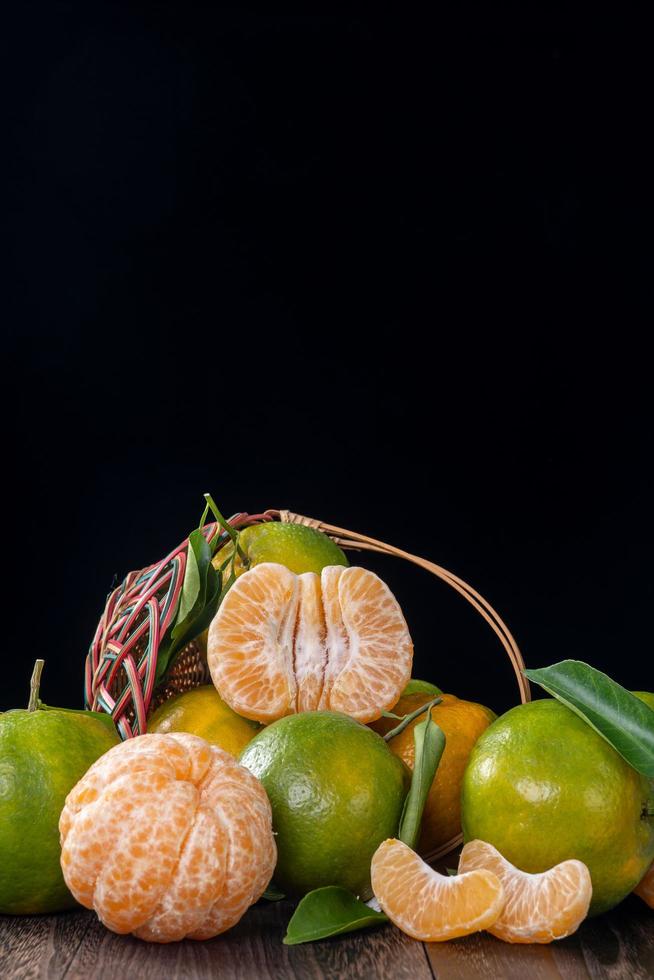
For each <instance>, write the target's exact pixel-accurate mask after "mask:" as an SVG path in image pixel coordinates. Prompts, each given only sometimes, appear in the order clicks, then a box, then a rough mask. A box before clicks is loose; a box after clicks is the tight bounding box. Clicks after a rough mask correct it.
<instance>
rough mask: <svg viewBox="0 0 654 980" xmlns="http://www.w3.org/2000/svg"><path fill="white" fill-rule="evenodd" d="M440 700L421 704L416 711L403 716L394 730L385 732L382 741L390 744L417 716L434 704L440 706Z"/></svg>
mask: <svg viewBox="0 0 654 980" xmlns="http://www.w3.org/2000/svg"><path fill="white" fill-rule="evenodd" d="M442 700H443V699H442V698H433V700H431V701H428V702H427V704H423V705H422V707H421V708H416V710H415V711H412V712H411V714H410V715H405V716H404V718H403V719H402V721H401V722H400V724H399V725H396V726H395V728H391V730H390V732H386V734H385V735H384V741H385V742H390V740H391V739H392V738H395V736H396V735H399V734H400V732H403V731H404V729H405V728H406V726H407V725H410V724H411V722H412V721H413V719H414V718H417V717H418V715H421V714H423V713H424V712H425V711H428V710H429V709H430V708H433V707H434V705H435V704H440V703H441V701H442Z"/></svg>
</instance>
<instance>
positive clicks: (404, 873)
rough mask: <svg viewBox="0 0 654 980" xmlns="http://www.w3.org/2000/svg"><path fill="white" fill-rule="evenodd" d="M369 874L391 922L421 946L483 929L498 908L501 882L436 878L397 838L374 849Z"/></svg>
mask: <svg viewBox="0 0 654 980" xmlns="http://www.w3.org/2000/svg"><path fill="white" fill-rule="evenodd" d="M370 872H371V879H372V887H373V891H374V893H375V897H376V898H377V901H378V902H379V905H380V907H381V908H382V909H383V911H384V912H385V913H386V915H387V916H388V918H389V919H390V920H391V922H393V923H394V924H395V925H396V926H397V927H398V929H401V930H402V932H405V933H406V934H407V935H408V936H412V937H413V938H414V939H420V940H422V941H423V942H443V941H445V940H447V939H457V938H458V937H459V936H468V935H470V933H472V932H478V931H479V930H480V929H488V928H489V927H490V926H491V925H492V924H493V923H494V922H495V921H496V919H497V918H498V916H499V915H500V913H501V911H502V909H503V907H504V900H505V898H504V890H503V888H502V884H501V882H500V881H499V880H498V878H497V877H496V875H494V874H493V873H492V872H490V871H486V870H479V871H471V872H470V873H469V874H463V875H457V876H455V877H448V876H447V875H441V874H439V873H438V872H437V871H434V869H433V868H430V866H429V865H428V864H426V863H425V862H424V861H423V860H422V858H421V857H419V855H418V854H416V853H415V851H412V850H411V848H409V847H407V846H406V844H403V843H402V842H401V841H399V840H394V839H389V840H386V841H384V842H383V844H380V845H379V847H378V848H377V850H376V851H375V854H374V855H373V859H372V864H371V869H370Z"/></svg>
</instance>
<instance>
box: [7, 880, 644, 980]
mask: <svg viewBox="0 0 654 980" xmlns="http://www.w3.org/2000/svg"><path fill="white" fill-rule="evenodd" d="M291 910H292V905H291V904H290V903H289V902H285V901H284V902H277V903H270V904H269V903H264V902H262V903H260V904H259V905H257V906H255V907H254V908H253V909H250V911H249V912H248V913H247V914H246V916H245V917H244V919H242V920H241V922H240V923H239V925H238V926H237V927H236V928H235V929H232V931H231V932H228V933H226V934H225V935H224V936H219V937H218V938H217V939H213V940H210V941H208V942H189V941H186V942H182V943H173V944H171V945H169V946H157V945H152V944H149V943H143V942H140V941H139V940H138V939H134V938H132V937H131V936H116V935H114V934H113V933H111V932H108V931H107V930H106V929H105V928H104V927H103V926H102V925H100V923H99V922H98V920H97V918H96V917H95V915H94V914H93V913H92V912H84V911H82V912H71V913H67V914H61V915H53V916H33V917H17V918H10V917H8V916H0V978H2V980H36V978H44V980H45V978H47V980H60V978H63V977H65V978H66V980H78V978H79V980H92V978H93V980H95V978H108V980H122V978H123V977H128V976H129V977H133V978H134V980H148V978H153V980H154V978H156V980H182V978H183V980H195V978H201V977H202V978H204V977H219V978H220V980H232V978H234V980H248V978H250V977H252V978H256V980H268V978H271V980H272V978H275V980H286V978H291V977H292V978H302V980H304V978H306V980H314V978H316V980H317V978H321V977H325V978H330V980H332V978H337V977H347V978H348V980H349V978H352V980H368V978H370V980H373V978H374V980H377V978H386V977H388V978H392V980H403V978H406V980H432V978H434V977H436V978H439V980H441V978H442V980H467V978H472V977H488V978H493V980H496V978H497V980H505V978H506V980H556V978H561V980H587V978H593V980H596V978H599V977H602V978H604V977H606V978H609V980H623V978H624V980H645V978H647V980H649V978H654V912H653V911H652V910H651V909H648V908H647V907H646V905H645V904H644V903H643V902H641V901H640V900H639V899H636V898H633V897H632V898H629V899H627V901H626V902H624V903H623V904H622V905H621V906H620V907H619V908H618V909H615V910H614V911H613V912H611V913H610V914H609V915H605V916H602V917H601V918H598V919H591V920H590V921H588V922H585V923H584V924H583V925H582V927H581V929H580V930H579V932H578V933H576V934H575V935H574V936H571V937H570V938H569V939H564V940H562V941H561V942H558V943H553V944H552V945H550V946H509V945H507V944H505V943H501V942H499V941H498V940H496V939H494V938H493V937H492V936H489V935H476V936H468V937H467V938H465V939H458V940H455V941H454V942H449V943H430V944H425V943H419V942H415V941H414V940H412V939H409V938H408V937H407V936H405V935H403V933H401V932H400V931H399V930H398V929H396V928H395V927H394V926H391V925H387V926H383V927H381V928H378V929H376V930H372V931H369V932H360V933H353V934H352V935H350V936H341V937H340V938H335V939H331V940H326V941H323V942H319V943H311V944H307V945H303V946H292V947H289V946H284V945H282V936H283V935H284V932H285V928H286V923H287V921H288V919H289V917H290V914H291Z"/></svg>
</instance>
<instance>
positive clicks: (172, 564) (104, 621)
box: [85, 508, 531, 862]
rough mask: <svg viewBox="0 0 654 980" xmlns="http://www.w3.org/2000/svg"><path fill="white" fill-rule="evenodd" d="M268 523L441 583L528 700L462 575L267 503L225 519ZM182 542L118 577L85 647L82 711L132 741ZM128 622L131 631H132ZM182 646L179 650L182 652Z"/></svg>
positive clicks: (141, 719)
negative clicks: (473, 619)
mask: <svg viewBox="0 0 654 980" xmlns="http://www.w3.org/2000/svg"><path fill="white" fill-rule="evenodd" d="M272 521H279V522H280V523H283V524H302V525H304V526H306V527H311V528H314V529H315V530H318V531H322V532H323V533H325V534H327V535H328V536H329V537H330V538H331V539H332V540H333V541H334V543H335V544H337V545H338V546H339V547H341V548H343V549H347V550H358V551H372V552H376V553H378V554H385V555H390V556H391V557H395V558H402V559H404V560H406V561H409V562H411V563H412V564H414V565H417V566H418V567H420V568H423V569H424V570H425V571H428V572H430V573H431V574H432V575H434V576H435V577H436V578H439V579H440V580H441V581H443V582H445V584H447V585H449V586H450V587H451V588H452V589H454V590H455V591H456V592H458V593H459V595H461V596H462V597H463V598H464V599H465V600H466V601H467V602H468V603H469V604H470V605H471V606H472V607H473V609H475V610H476V612H477V613H478V614H479V615H480V616H481V617H482V618H483V619H484V620H485V622H486V623H487V624H488V625H489V626H490V628H491V629H492V630H493V632H494V633H495V634H496V636H497V637H498V639H499V640H500V643H501V644H502V647H503V648H504V651H505V653H506V654H507V656H508V658H509V661H510V663H511V666H512V668H513V672H514V674H515V678H516V681H517V684H518V691H519V694H520V701H521V703H523V704H524V703H526V702H528V701H530V700H531V689H530V686H529V681H528V680H527V678H526V676H525V674H524V671H525V662H524V659H523V656H522V653H521V651H520V648H519V646H518V644H517V642H516V640H515V637H514V636H513V634H512V633H511V631H510V629H509V628H508V626H507V625H506V623H505V622H504V620H503V619H502V617H501V616H500V615H499V613H498V612H497V611H496V610H495V609H494V608H493V606H492V605H491V604H490V603H489V602H488V600H487V599H485V598H484V596H482V595H481V593H479V592H478V591H477V590H476V589H474V588H473V587H472V586H471V585H470V584H469V583H468V582H466V581H465V580H464V579H462V578H460V577H459V576H458V575H455V574H454V573H453V572H450V571H449V570H448V569H446V568H444V567H443V566H442V565H437V564H436V563H435V562H432V561H429V560H427V559H425V558H421V557H419V556H418V555H414V554H411V553H410V552H408V551H404V550H402V549H401V548H396V547H395V546H393V545H390V544H387V543H386V542H384V541H380V540H378V539H377V538H372V537H369V536H368V535H365V534H360V533H358V532H356V531H349V530H348V529H347V528H342V527H338V526H337V525H334V524H328V523H326V522H325V521H321V520H318V519H317V518H313V517H307V516H305V515H303V514H297V513H295V512H294V511H290V510H277V509H274V508H271V509H268V510H266V511H264V512H263V513H260V514H255V515H249V514H247V513H244V512H241V513H238V514H235V515H234V516H233V517H230V518H229V520H228V523H229V524H230V525H231V526H232V527H238V528H243V527H248V526H250V525H252V524H258V523H264V522H266V523H267V522H272ZM202 530H203V533H204V534H205V537H206V538H207V540H208V541H211V540H212V539H213V538H215V536H216V534H219V535H220V536H222V535H223V534H225V533H226V532H224V531H222V529H221V528H220V526H219V525H218V524H217V523H216V522H210V523H208V524H205V525H204V527H203V529H202ZM188 540H189V539H188V537H187V538H185V539H184V540H183V541H182V542H181V543H180V544H179V545H178V546H177V547H176V548H175V549H173V551H171V552H170V553H169V554H168V555H167V556H166V557H165V558H164V559H162V560H161V561H159V562H155V563H154V564H152V565H149V566H147V567H145V568H143V569H141V570H140V571H136V572H130V573H128V575H127V576H126V577H125V578H124V580H123V582H122V583H121V584H120V585H119V586H118V587H117V588H116V589H114V590H113V591H112V592H111V593H110V595H109V596H108V597H107V602H106V605H105V608H104V611H103V614H102V616H101V617H100V621H99V623H98V626H97V629H96V632H95V635H94V638H93V641H92V643H91V646H90V648H89V652H88V655H87V658H86V666H85V704H86V706H87V708H91V709H93V710H100V711H104V712H106V713H108V714H110V715H111V716H112V718H113V720H114V722H115V724H116V727H117V728H118V731H119V733H120V735H121V737H123V738H131V737H133V736H134V735H135V734H139V733H141V732H145V731H146V730H147V714H148V709H149V707H150V703H151V700H152V696H153V693H154V690H155V675H156V666H157V656H158V650H159V645H160V643H161V641H162V639H163V637H164V634H165V633H166V630H167V629H168V628H169V627H170V626H171V624H172V621H173V620H174V616H175V614H176V609H177V601H178V599H179V594H180V591H181V587H182V583H183V579H184V573H185V568H186V554H187V550H188ZM166 586H168V588H167V591H166V592H165V594H164V595H163V596H159V593H160V592H161V591H162V590H163V589H164V588H165V587H166ZM131 626H135V628H134V629H133V631H132V633H131V634H130V633H129V630H130V627H131ZM141 641H143V642H144V649H141V648H139V646H138V644H139V643H140V642H141ZM183 649H185V648H183ZM183 649H182V650H180V651H179V653H180V654H181V653H182V652H183ZM173 662H174V661H173ZM121 669H122V671H123V672H124V675H125V678H126V683H125V687H124V689H123V690H122V692H121V693H120V694H118V695H117V696H116V697H113V696H112V695H111V693H110V690H109V688H110V687H111V683H112V682H113V681H115V680H116V678H117V677H118V675H119V672H120V670H121ZM130 703H131V706H132V711H133V718H132V721H131V722H130V719H129V717H128V714H129V709H130ZM133 729H136V731H134V730H133ZM462 842H463V835H462V834H458V835H457V836H456V837H453V838H452V839H451V840H449V841H447V842H446V843H445V844H443V845H441V846H440V847H439V848H437V849H435V850H433V851H432V852H430V853H428V854H427V855H425V859H426V860H428V861H431V862H433V861H436V860H438V859H439V858H442V857H444V856H445V855H447V854H450V853H451V852H452V851H453V850H454V849H455V848H456V847H458V846H459V845H460V844H461V843H462Z"/></svg>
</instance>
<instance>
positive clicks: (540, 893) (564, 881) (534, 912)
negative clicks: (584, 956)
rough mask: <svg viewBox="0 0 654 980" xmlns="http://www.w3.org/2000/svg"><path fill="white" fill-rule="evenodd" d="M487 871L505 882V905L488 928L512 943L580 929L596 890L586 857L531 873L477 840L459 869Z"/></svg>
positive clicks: (465, 850)
mask: <svg viewBox="0 0 654 980" xmlns="http://www.w3.org/2000/svg"><path fill="white" fill-rule="evenodd" d="M479 870H486V871H491V872H492V873H493V874H494V875H496V876H497V877H498V878H499V880H500V881H501V882H502V885H503V886H504V893H505V895H506V905H505V906H504V910H503V912H502V914H501V915H500V917H499V918H498V919H497V921H496V922H495V923H493V925H491V926H489V927H488V931H489V932H491V933H492V934H493V935H494V936H497V938H498V939H503V940H504V941H505V942H507V943H551V942H552V940H554V939H563V938H564V937H565V936H569V935H570V934H571V933H573V932H575V931H576V930H577V929H578V928H579V925H580V924H581V923H582V922H583V920H584V919H585V918H586V916H587V915H588V907H589V905H590V900H591V898H592V895H593V886H592V884H591V879H590V872H589V870H588V868H587V867H586V865H585V864H583V863H582V862H581V861H575V860H570V861H562V862H561V863H560V864H557V865H555V867H553V868H550V870H549V871H544V872H542V873H541V874H528V873H527V872H526V871H520V870H519V869H518V868H516V867H515V866H514V865H513V864H511V863H510V862H509V861H507V860H506V858H505V857H502V855H501V854H500V852H499V851H498V850H497V849H496V848H495V847H493V845H492V844H486V843H485V842H484V841H480V840H473V841H470V843H468V844H466V845H465V846H464V848H463V850H462V851H461V857H460V859H459V874H461V873H463V874H465V873H467V872H470V871H479Z"/></svg>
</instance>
